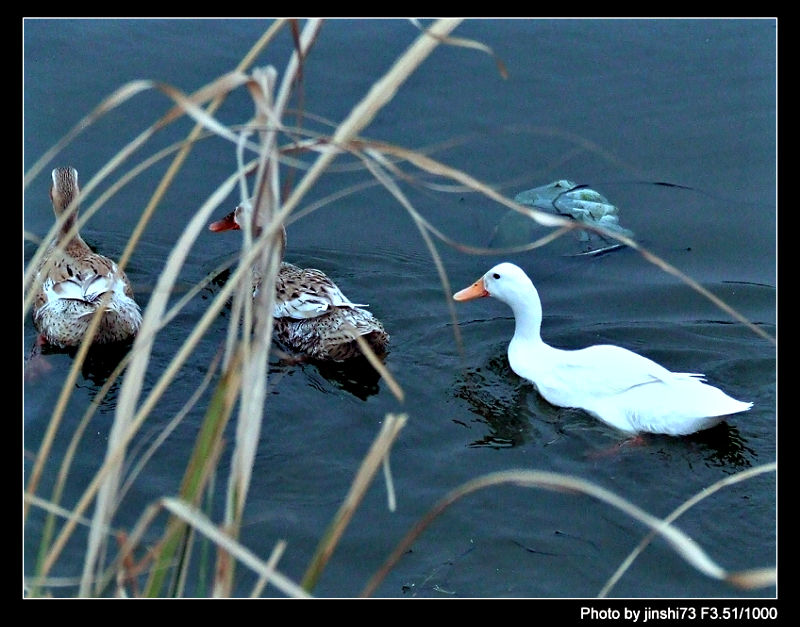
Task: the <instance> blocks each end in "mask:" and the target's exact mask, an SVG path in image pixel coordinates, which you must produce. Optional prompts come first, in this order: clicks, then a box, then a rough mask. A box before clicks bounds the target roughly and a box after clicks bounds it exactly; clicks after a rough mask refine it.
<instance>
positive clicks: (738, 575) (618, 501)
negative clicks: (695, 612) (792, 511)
mask: <svg viewBox="0 0 800 627" xmlns="http://www.w3.org/2000/svg"><path fill="white" fill-rule="evenodd" d="M505 483H511V484H515V485H519V486H522V487H534V488H543V489H546V490H553V491H557V492H568V493H579V494H586V495H588V496H591V497H592V498H595V499H597V500H599V501H602V502H604V503H607V504H609V505H612V506H613V507H616V508H617V509H619V510H621V511H623V512H624V513H625V514H627V515H628V516H630V517H632V518H634V519H635V520H638V521H639V522H641V523H643V524H645V525H647V526H648V527H650V528H651V529H652V530H653V531H654V532H655V533H657V534H659V535H661V536H662V537H663V538H664V539H665V540H666V541H667V542H668V543H669V545H670V546H671V547H672V548H673V549H674V550H675V551H676V552H677V553H678V554H679V555H680V556H681V557H682V558H683V559H684V560H686V561H687V562H688V563H689V564H691V565H692V566H693V567H694V568H696V569H697V570H698V571H700V572H701V573H703V574H704V575H706V576H708V577H711V578H713V579H718V580H721V581H727V582H728V583H731V584H737V585H741V584H742V583H743V582H745V583H748V584H749V585H751V586H752V585H755V584H763V585H770V579H769V577H767V576H766V575H765V573H768V572H769V570H770V569H768V568H760V569H754V570H752V571H740V572H735V573H731V572H727V571H726V570H725V569H724V568H722V567H721V566H719V565H718V564H717V563H716V562H714V561H713V560H712V559H711V558H710V557H709V556H708V555H707V554H706V553H705V551H703V549H702V548H701V547H700V546H699V545H698V544H697V542H695V541H694V540H693V539H692V538H690V537H689V536H688V535H686V534H685V533H684V532H682V531H680V530H679V529H678V528H676V527H673V526H672V525H670V524H669V523H668V522H667V521H665V520H661V519H659V518H657V517H655V516H652V515H650V514H648V513H647V512H645V511H644V510H642V509H640V508H639V507H637V506H635V505H633V504H632V503H630V502H629V501H627V500H625V499H623V498H622V497H620V496H617V495H616V494H614V493H613V492H611V491H609V490H606V489H605V488H602V487H600V486H598V485H596V484H594V483H591V482H589V481H585V480H583V479H579V478H577V477H572V476H569V475H562V474H558V473H552V472H544V471H536V470H508V471H505V472H495V473H490V474H488V475H484V476H482V477H478V478H476V479H473V480H472V481H468V482H467V483H464V484H462V485H461V486H459V487H458V488H456V489H455V490H452V491H451V492H449V493H448V494H447V495H445V497H444V498H442V499H441V500H440V501H439V502H438V503H436V504H435V505H434V506H433V508H432V509H431V510H430V511H429V512H428V513H427V514H426V515H425V516H424V517H423V518H422V519H421V520H420V521H419V522H417V524H416V525H414V527H413V528H412V529H411V530H410V531H409V532H408V533H407V534H406V536H405V537H404V538H403V540H402V541H401V542H400V544H398V545H397V547H396V548H395V550H394V551H393V552H392V554H391V555H390V556H389V557H388V558H387V559H386V561H385V562H384V564H383V566H381V568H380V569H379V570H378V572H377V573H376V574H375V575H374V576H373V577H372V579H370V581H369V582H368V583H367V585H366V586H365V588H364V590H363V591H362V593H361V596H362V597H368V596H371V595H372V594H373V593H374V592H375V590H376V589H377V587H378V586H379V585H380V584H381V582H382V581H383V580H384V578H385V577H386V575H387V573H388V572H389V571H390V570H391V568H392V567H393V566H394V565H395V564H396V563H397V562H398V561H399V560H400V558H401V557H402V556H403V555H404V554H405V553H406V551H407V550H408V549H409V548H410V547H411V545H412V544H413V542H414V540H416V538H417V537H418V536H419V535H420V534H421V533H422V532H423V531H424V530H425V529H426V528H427V527H428V526H429V525H430V524H431V523H432V522H433V521H434V520H435V519H436V518H437V517H438V516H440V515H441V514H442V513H443V512H444V511H445V510H446V509H447V508H448V507H450V506H451V505H452V504H453V503H455V502H456V501H458V500H459V499H461V498H463V497H465V496H466V495H468V494H471V493H472V492H475V491H477V490H481V489H484V488H489V487H493V486H496V485H501V484H505ZM773 571H774V569H773ZM765 582H766V583H765Z"/></svg>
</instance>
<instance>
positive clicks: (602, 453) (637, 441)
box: [587, 433, 647, 459]
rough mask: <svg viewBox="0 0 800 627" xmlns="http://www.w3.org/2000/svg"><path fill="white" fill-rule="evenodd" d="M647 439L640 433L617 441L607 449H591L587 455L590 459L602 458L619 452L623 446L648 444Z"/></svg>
mask: <svg viewBox="0 0 800 627" xmlns="http://www.w3.org/2000/svg"><path fill="white" fill-rule="evenodd" d="M646 445H647V440H646V439H645V437H644V436H643V435H642V434H641V433H639V434H636V435H634V436H631V437H629V438H626V439H624V440H622V442H617V443H616V444H614V445H613V446H610V447H609V448H606V449H601V450H599V451H589V452H588V453H587V457H588V458H589V459H602V458H604V457H610V456H612V455H616V454H618V453H619V452H620V451H621V450H622V449H623V448H629V447H634V446H646Z"/></svg>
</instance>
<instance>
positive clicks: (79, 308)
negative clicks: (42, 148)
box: [33, 167, 142, 348]
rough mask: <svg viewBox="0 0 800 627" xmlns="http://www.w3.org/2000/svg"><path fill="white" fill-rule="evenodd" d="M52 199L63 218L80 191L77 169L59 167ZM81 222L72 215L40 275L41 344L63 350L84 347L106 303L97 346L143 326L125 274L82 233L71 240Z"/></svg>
mask: <svg viewBox="0 0 800 627" xmlns="http://www.w3.org/2000/svg"><path fill="white" fill-rule="evenodd" d="M52 179H53V183H52V186H51V188H50V200H51V201H52V203H53V211H55V214H56V219H58V218H59V217H60V216H61V215H62V214H63V213H64V211H65V210H66V209H67V207H69V206H70V203H72V202H73V200H74V199H75V197H76V196H77V195H78V193H79V188H78V171H77V170H76V169H75V168H71V167H67V168H56V169H55V170H53V173H52ZM76 220H77V211H73V212H72V214H71V215H70V217H69V218H67V220H66V221H65V222H64V225H63V226H62V227H61V230H60V231H59V234H58V236H57V237H56V238H55V240H54V241H53V242H52V243H51V244H50V246H49V247H48V249H47V251H46V253H45V255H44V257H43V258H42V260H41V262H40V263H39V266H38V268H37V271H36V282H35V285H36V286H38V287H37V289H38V291H37V293H36V296H35V299H34V302H33V324H34V326H35V327H36V330H37V331H38V332H39V342H40V343H41V342H46V343H48V344H51V345H54V346H58V347H60V348H66V347H72V346H77V345H79V344H80V343H81V341H82V340H83V338H84V336H85V335H86V330H87V328H88V327H89V325H90V323H91V321H92V317H93V316H94V313H95V311H97V309H98V307H101V306H102V305H103V304H105V311H104V313H103V314H102V320H101V321H100V323H99V326H98V328H97V333H96V335H95V336H94V338H93V342H94V343H95V344H108V343H112V342H122V341H126V340H129V339H131V338H132V337H134V336H135V335H136V332H137V331H138V330H139V326H140V325H141V323H142V314H141V310H140V308H139V305H137V304H136V302H135V301H134V300H133V290H132V289H131V284H130V281H128V277H127V276H125V273H124V272H123V271H122V270H120V269H119V268H118V267H117V264H116V263H114V262H113V261H112V260H111V259H109V258H108V257H104V256H103V255H99V254H97V253H95V252H93V251H92V250H91V249H90V248H89V246H88V245H87V244H86V242H84V241H83V238H82V237H81V236H80V235H79V234H77V233H76V234H75V235H73V236H72V237H71V239H69V240H68V241H67V235H68V232H69V231H70V229H72V227H73V226H74V225H75V221H76Z"/></svg>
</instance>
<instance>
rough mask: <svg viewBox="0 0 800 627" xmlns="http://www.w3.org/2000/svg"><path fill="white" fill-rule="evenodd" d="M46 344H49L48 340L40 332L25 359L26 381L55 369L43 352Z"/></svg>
mask: <svg viewBox="0 0 800 627" xmlns="http://www.w3.org/2000/svg"><path fill="white" fill-rule="evenodd" d="M44 346H47V340H46V339H45V338H44V336H43V335H41V334H40V335H39V336H38V337H37V338H36V342H34V344H33V348H32V349H31V353H30V355H28V358H27V359H26V360H25V375H24V380H25V381H33V380H34V379H37V378H38V377H40V376H42V375H44V374H45V373H46V372H49V371H50V370H52V369H53V366H52V364H50V363H49V362H48V361H47V359H46V358H45V356H44V355H43V354H42V348H43V347H44Z"/></svg>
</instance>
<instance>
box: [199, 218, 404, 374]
mask: <svg viewBox="0 0 800 627" xmlns="http://www.w3.org/2000/svg"><path fill="white" fill-rule="evenodd" d="M244 212H245V209H243V207H242V205H240V206H238V207H237V208H236V209H235V210H234V211H232V212H231V213H229V214H228V215H227V216H225V217H224V218H222V219H221V220H219V221H217V222H214V223H212V224H210V225H209V227H208V228H209V230H211V231H215V232H219V231H228V230H238V229H240V228H241V224H242V222H241V221H242V220H243V219H244V215H245V213H244ZM285 247H286V230H285V229H282V232H281V255H282V254H283V250H284V248H285ZM260 287H261V276H259V275H258V274H257V273H256V272H255V271H254V272H253V296H254V297H255V296H256V295H257V294H258V290H259V289H260ZM365 306H366V305H361V304H356V303H353V302H351V301H350V299H348V298H347V297H346V296H345V295H344V294H343V293H342V291H341V290H340V289H339V287H338V286H337V285H336V284H335V283H334V282H333V281H332V280H331V279H330V278H329V277H328V276H327V275H326V274H325V273H323V272H322V271H321V270H317V269H315V268H299V267H298V266H295V265H293V264H291V263H287V262H285V261H283V262H282V263H281V266H280V269H279V270H278V276H277V278H276V281H275V306H274V310H273V318H274V327H273V336H274V337H275V339H276V340H277V341H278V342H279V343H280V344H282V345H283V346H285V347H286V348H287V349H288V350H290V351H292V352H293V353H297V354H300V355H302V356H305V357H308V358H311V359H315V360H320V361H336V362H343V361H347V360H349V359H353V358H357V357H360V356H362V352H361V349H360V348H359V346H358V344H357V342H356V341H355V339H354V338H355V337H356V336H361V337H362V338H364V340H366V342H367V343H368V344H369V346H370V348H372V350H373V351H374V352H375V353H376V354H378V355H381V354H383V353H385V352H386V350H387V346H388V343H389V335H388V334H387V333H386V331H385V330H384V328H383V325H382V324H381V322H380V321H379V320H378V319H377V318H375V316H373V315H372V313H371V312H369V311H367V310H366V309H364V308H363V307H365Z"/></svg>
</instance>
